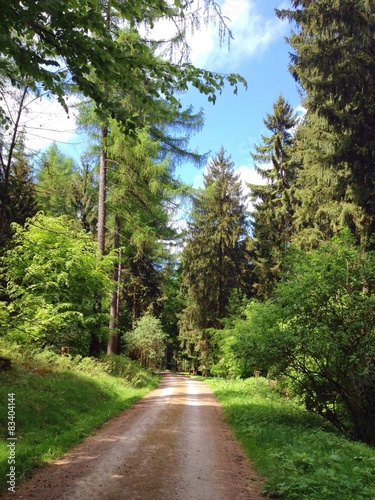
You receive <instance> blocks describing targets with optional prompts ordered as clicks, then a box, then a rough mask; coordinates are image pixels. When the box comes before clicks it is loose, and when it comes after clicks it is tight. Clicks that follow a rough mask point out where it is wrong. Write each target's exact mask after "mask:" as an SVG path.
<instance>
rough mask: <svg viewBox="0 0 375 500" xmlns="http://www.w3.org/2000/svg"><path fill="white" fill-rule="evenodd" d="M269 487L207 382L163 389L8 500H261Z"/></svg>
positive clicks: (182, 380) (171, 382) (176, 382)
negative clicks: (251, 461) (224, 416)
mask: <svg viewBox="0 0 375 500" xmlns="http://www.w3.org/2000/svg"><path fill="white" fill-rule="evenodd" d="M262 486H263V483H262V480H261V478H259V476H257V474H256V473H255V472H254V470H253V469H252V466H251V464H250V463H249V461H248V460H247V458H246V456H245V454H244V452H243V451H242V449H241V448H240V446H239V444H238V443H237V442H236V440H235V439H234V437H233V434H232V433H231V431H230V430H229V428H228V427H227V425H226V424H225V422H224V419H223V415H222V410H221V407H220V405H219V404H218V402H217V401H216V399H215V397H214V396H213V394H212V392H211V391H210V389H209V388H208V387H207V386H206V384H204V383H203V382H201V381H198V380H194V379H190V378H188V377H184V376H182V375H177V374H164V375H163V379H162V381H161V383H160V385H159V386H158V388H157V389H155V390H154V391H152V392H151V393H149V395H148V396H146V397H145V398H143V399H142V400H140V401H139V402H138V403H136V404H135V405H134V406H133V407H131V408H130V409H128V410H127V411H125V412H123V413H122V414H121V415H119V416H118V417H115V418H113V419H111V420H110V421H108V422H107V423H106V424H105V425H103V427H102V428H100V429H99V430H98V431H97V433H96V434H95V435H93V436H91V437H89V438H87V439H86V440H85V441H84V442H82V443H81V444H80V445H78V446H76V447H75V448H72V449H71V450H70V451H69V452H68V453H67V454H65V455H64V456H63V457H62V458H60V459H59V460H56V461H54V462H52V463H50V464H48V465H47V466H46V467H45V468H44V469H42V470H40V471H38V472H37V473H36V474H35V475H34V476H33V477H32V478H31V479H30V480H29V481H26V482H24V483H22V484H20V485H19V486H18V488H17V490H16V493H11V494H10V493H6V494H4V495H0V496H1V498H6V499H8V498H9V499H10V498H12V499H15V498H23V499H42V500H52V499H53V500H58V499H62V500H78V499H79V500H85V499H89V500H118V499H129V500H138V499H139V500H245V499H246V500H260V499H262V498H263V499H264V497H262V496H261V494H260V491H261V489H262Z"/></svg>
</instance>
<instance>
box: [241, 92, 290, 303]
mask: <svg viewBox="0 0 375 500" xmlns="http://www.w3.org/2000/svg"><path fill="white" fill-rule="evenodd" d="M264 124H265V126H266V127H267V129H268V130H269V131H270V132H271V135H270V136H262V140H263V143H262V144H261V145H256V146H255V150H256V153H253V154H252V155H251V156H252V158H253V160H254V161H255V162H257V163H256V164H255V170H256V172H258V174H260V175H261V177H263V178H264V179H265V180H266V184H264V185H263V184H262V185H254V184H252V185H250V188H251V196H252V200H253V202H254V208H255V210H254V213H253V219H252V229H253V238H254V240H253V264H254V273H255V284H254V286H255V288H256V290H257V294H258V296H259V297H263V298H267V297H269V296H270V294H271V293H272V289H273V286H274V284H275V282H276V280H277V278H278V276H279V272H280V269H281V261H282V252H283V250H284V248H285V246H286V245H287V244H288V243H289V242H290V240H291V236H292V234H293V217H294V210H295V202H296V200H295V193H294V188H295V183H296V179H297V172H298V163H297V162H296V159H295V157H294V155H293V146H294V129H295V127H296V126H297V117H296V115H295V114H294V113H293V109H292V107H291V105H290V104H289V103H288V102H287V101H286V100H285V99H284V98H283V97H282V96H280V97H279V98H278V99H277V101H276V102H275V103H274V105H273V113H272V114H267V116H266V118H265V119H264ZM259 164H262V165H264V166H263V167H261V166H259Z"/></svg>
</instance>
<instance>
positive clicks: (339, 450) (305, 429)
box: [206, 378, 375, 500]
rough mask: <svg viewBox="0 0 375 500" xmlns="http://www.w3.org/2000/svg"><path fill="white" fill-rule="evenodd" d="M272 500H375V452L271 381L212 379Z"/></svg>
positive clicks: (216, 391)
mask: <svg viewBox="0 0 375 500" xmlns="http://www.w3.org/2000/svg"><path fill="white" fill-rule="evenodd" d="M206 382H207V383H208V385H209V386H210V387H211V388H212V390H213V391H214V393H215V395H216V397H217V398H218V400H219V402H220V403H221V405H222V406H223V408H224V413H225V415H226V418H227V421H228V423H229V425H230V426H231V427H232V429H233V430H234V432H235V434H236V436H237V437H238V439H239V440H240V442H241V444H242V446H243V448H244V450H245V451H246V453H247V455H248V456H249V458H250V460H251V461H252V462H253V463H254V465H255V467H256V469H257V471H258V472H259V473H260V474H261V475H262V476H263V477H265V478H266V483H265V486H264V494H265V495H267V496H268V497H269V498H282V499H288V500H289V499H295V500H297V499H298V500H307V499H308V500H337V499H339V498H340V499H343V500H362V499H363V500H365V499H366V500H369V499H374V498H375V493H374V492H375V449H374V448H372V447H370V446H367V445H365V444H362V443H358V442H353V441H350V440H348V439H346V438H345V437H343V436H342V435H339V434H338V433H337V432H336V431H335V430H334V429H332V428H330V427H329V426H328V425H327V424H326V423H325V422H324V421H323V420H322V419H320V418H319V417H317V416H316V415H313V414H311V413H309V412H307V411H305V410H303V409H302V408H301V407H299V406H298V405H297V403H296V402H294V401H292V400H290V399H288V398H285V397H282V396H280V394H279V393H278V392H277V391H275V390H274V389H273V388H272V387H269V386H268V384H267V381H266V380H265V379H261V378H258V379H255V378H251V379H247V380H222V379H208V380H206Z"/></svg>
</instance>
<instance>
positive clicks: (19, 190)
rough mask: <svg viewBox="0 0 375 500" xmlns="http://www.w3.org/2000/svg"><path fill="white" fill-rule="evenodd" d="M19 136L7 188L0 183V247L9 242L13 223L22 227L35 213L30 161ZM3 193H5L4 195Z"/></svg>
mask: <svg viewBox="0 0 375 500" xmlns="http://www.w3.org/2000/svg"><path fill="white" fill-rule="evenodd" d="M23 139H24V137H23V135H22V134H21V135H20V136H19V137H18V140H17V142H16V144H15V147H14V150H13V152H12V161H11V163H10V165H9V175H8V176H7V186H5V184H4V183H0V186H1V200H2V203H4V212H3V217H4V219H3V227H2V231H0V235H1V237H0V247H3V248H4V246H5V244H6V243H7V242H9V241H10V240H11V237H12V230H11V225H12V223H13V222H16V223H17V224H20V225H24V224H25V222H26V220H27V219H28V218H29V217H33V216H34V215H35V214H36V211H37V204H36V193H35V185H34V182H33V179H32V175H31V167H30V164H29V161H30V159H29V158H28V157H27V155H26V152H25V146H24V140H23ZM4 191H5V193H4Z"/></svg>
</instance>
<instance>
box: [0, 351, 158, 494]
mask: <svg viewBox="0 0 375 500" xmlns="http://www.w3.org/2000/svg"><path fill="white" fill-rule="evenodd" d="M0 355H1V356H4V357H8V358H10V359H11V369H10V370H6V371H0V437H1V438H2V439H1V442H0V491H2V490H4V489H7V487H8V486H9V485H8V484H7V474H8V473H9V467H10V465H9V463H8V459H9V452H10V450H9V447H7V443H8V441H7V437H8V428H7V423H8V405H7V402H8V394H10V393H13V394H14V395H15V415H16V420H15V424H16V438H17V441H16V460H15V466H16V479H17V481H19V480H22V479H26V478H28V477H29V476H30V475H31V473H32V471H33V470H35V468H37V467H40V466H42V465H43V464H45V463H46V462H48V461H50V460H52V459H56V458H58V457H59V456H61V455H62V454H63V453H64V452H65V451H67V450H68V449H69V448H71V447H72V446H74V445H75V444H77V443H79V442H80V441H81V440H82V439H83V438H84V437H85V436H88V435H90V434H91V433H92V432H93V431H94V430H95V429H96V428H98V427H99V426H100V425H102V424H103V423H104V422H105V421H107V420H108V419H109V418H111V417H113V416H115V415H116V414H118V413H120V412H121V411H122V410H124V409H126V408H128V407H129V406H131V405H132V404H133V403H135V402H136V401H137V400H138V399H140V398H141V397H143V396H144V395H145V394H146V393H147V392H149V391H150V390H151V389H153V388H154V387H156V385H157V383H158V381H159V377H157V376H155V375H153V374H152V373H151V372H150V371H147V370H144V369H142V368H140V367H139V365H137V364H136V363H134V362H132V361H131V360H129V359H127V358H125V357H122V356H109V357H106V358H104V359H102V360H96V359H93V358H82V357H80V356H75V357H70V356H58V355H56V354H55V353H53V352H51V351H48V350H47V351H39V352H38V351H34V352H33V351H30V350H25V348H23V347H20V346H18V345H14V344H9V343H7V342H5V341H0ZM8 479H9V478H8Z"/></svg>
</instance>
